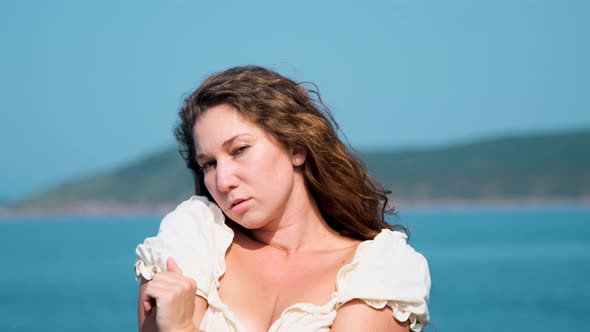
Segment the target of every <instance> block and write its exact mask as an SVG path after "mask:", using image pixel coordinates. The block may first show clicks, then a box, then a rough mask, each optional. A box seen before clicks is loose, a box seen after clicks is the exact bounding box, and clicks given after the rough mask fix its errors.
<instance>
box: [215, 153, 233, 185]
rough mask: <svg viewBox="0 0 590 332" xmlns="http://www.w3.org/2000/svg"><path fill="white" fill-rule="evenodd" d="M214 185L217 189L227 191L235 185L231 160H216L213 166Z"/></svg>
mask: <svg viewBox="0 0 590 332" xmlns="http://www.w3.org/2000/svg"><path fill="white" fill-rule="evenodd" d="M215 185H216V186H217V190H219V191H221V192H228V191H230V190H232V189H234V188H236V187H237V177H236V175H235V169H234V166H233V165H232V164H231V162H221V161H218V162H217V166H216V168H215Z"/></svg>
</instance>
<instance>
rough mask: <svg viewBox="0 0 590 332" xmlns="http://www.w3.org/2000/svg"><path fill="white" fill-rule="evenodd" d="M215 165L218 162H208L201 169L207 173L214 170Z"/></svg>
mask: <svg viewBox="0 0 590 332" xmlns="http://www.w3.org/2000/svg"><path fill="white" fill-rule="evenodd" d="M215 165H217V162H215V161H207V162H204V163H203V164H202V165H201V169H202V170H203V172H207V171H208V170H210V169H211V168H214V167H215Z"/></svg>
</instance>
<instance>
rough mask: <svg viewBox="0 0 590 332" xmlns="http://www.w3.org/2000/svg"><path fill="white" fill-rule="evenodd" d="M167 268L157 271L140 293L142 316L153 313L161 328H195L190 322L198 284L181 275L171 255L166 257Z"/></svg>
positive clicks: (170, 329)
mask: <svg viewBox="0 0 590 332" xmlns="http://www.w3.org/2000/svg"><path fill="white" fill-rule="evenodd" d="M166 268H167V270H168V271H163V272H158V273H156V275H155V276H154V278H153V279H152V280H151V281H149V282H148V283H147V284H146V285H145V290H144V291H143V292H142V293H141V294H140V303H141V304H143V310H144V314H145V317H148V316H151V315H155V322H156V326H157V327H158V331H160V332H170V331H174V332H176V331H196V327H195V325H194V324H193V313H194V310H195V296H196V295H195V294H196V290H197V285H196V283H195V281H194V280H193V279H191V278H187V277H184V276H183V274H182V270H181V269H180V267H178V265H176V262H175V261H174V259H173V258H168V260H167V261H166Z"/></svg>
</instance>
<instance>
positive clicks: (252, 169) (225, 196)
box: [194, 105, 304, 229]
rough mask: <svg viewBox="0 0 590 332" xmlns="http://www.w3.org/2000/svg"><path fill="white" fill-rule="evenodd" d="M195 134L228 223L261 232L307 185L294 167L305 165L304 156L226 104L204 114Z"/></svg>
mask: <svg viewBox="0 0 590 332" xmlns="http://www.w3.org/2000/svg"><path fill="white" fill-rule="evenodd" d="M194 135H195V143H196V146H195V148H196V155H197V162H198V163H199V165H200V166H201V167H202V168H203V172H204V176H205V186H206V187H207V189H208V190H209V192H210V193H211V195H212V196H213V198H214V199H215V202H216V203H217V204H218V205H219V207H221V209H222V210H223V212H224V213H225V214H226V215H227V216H228V217H229V218H230V219H232V220H233V221H235V222H237V223H238V224H240V225H242V226H243V227H245V228H248V229H257V228H260V227H263V226H265V225H267V224H268V223H269V222H272V221H275V220H279V219H280V218H282V217H283V216H284V215H285V213H288V212H287V211H288V206H289V203H290V202H292V201H293V199H294V197H293V196H294V195H293V193H294V192H302V191H300V190H294V189H295V187H296V186H298V185H301V184H302V183H303V181H297V179H296V178H297V177H302V175H301V173H299V172H297V171H296V170H295V167H294V165H301V163H302V160H303V159H302V158H304V156H303V155H301V154H293V153H291V152H289V151H286V150H285V149H284V148H283V147H282V146H281V144H280V143H279V142H278V141H277V140H276V139H275V138H274V137H272V136H271V135H270V134H268V133H267V132H266V131H265V130H263V129H262V128H260V127H258V126H257V125H255V124H253V123H251V122H250V121H247V120H245V119H243V118H242V117H241V116H240V115H239V113H238V112H237V111H236V110H235V109H233V108H232V107H230V106H227V105H219V106H215V107H212V108H210V109H208V110H207V111H205V112H204V113H202V114H201V115H200V116H199V118H198V120H197V122H196V123H195V128H194ZM300 179H301V178H300ZM300 179H299V180H300Z"/></svg>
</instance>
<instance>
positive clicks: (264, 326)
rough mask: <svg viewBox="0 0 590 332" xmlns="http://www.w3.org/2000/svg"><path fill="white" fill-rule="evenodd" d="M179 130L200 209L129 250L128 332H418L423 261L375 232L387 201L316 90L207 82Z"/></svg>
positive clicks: (266, 77) (284, 81)
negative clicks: (134, 311)
mask: <svg viewBox="0 0 590 332" xmlns="http://www.w3.org/2000/svg"><path fill="white" fill-rule="evenodd" d="M313 96H317V97H318V98H317V100H315V99H314V98H313ZM180 119H181V121H180V124H179V125H178V127H177V129H176V136H177V139H178V140H179V142H180V143H181V144H182V146H183V148H184V151H183V152H184V155H183V157H184V158H185V160H186V162H187V165H188V167H189V168H190V169H191V170H192V172H193V175H194V177H195V183H196V184H197V191H198V192H200V193H201V194H203V195H204V196H206V197H199V196H193V197H192V198H191V199H189V200H187V201H185V202H183V203H182V204H181V205H179V207H178V208H177V209H176V210H175V211H173V212H172V213H170V214H169V215H167V216H166V217H165V218H164V220H163V221H162V224H161V226H160V231H159V233H158V236H157V237H154V238H148V239H146V241H145V242H144V244H142V245H140V246H138V248H137V250H136V253H137V258H138V259H137V263H136V265H135V267H136V273H137V277H138V280H140V281H141V286H140V292H139V326H140V330H142V331H148V330H154V331H156V330H157V331H198V330H204V331H328V330H332V331H361V330H362V331H364V330H377V331H410V330H412V331H421V330H422V329H423V327H424V326H425V325H426V324H427V323H428V308H427V302H428V295H429V291H430V276H429V272H428V265H427V262H426V260H425V259H424V257H423V256H422V255H420V254H419V253H417V252H415V251H414V250H413V249H412V248H411V247H410V246H409V245H407V243H406V235H405V234H404V233H402V232H398V231H393V230H392V228H391V226H390V225H388V224H387V223H386V222H385V213H386V212H387V210H386V208H387V207H386V205H387V196H386V192H385V191H384V190H383V189H382V188H381V187H380V186H378V185H377V184H376V183H374V182H373V181H372V180H371V178H370V177H369V175H368V173H367V170H366V169H365V167H364V166H363V165H362V164H361V163H360V162H359V161H358V160H357V159H356V158H355V157H353V156H352V155H351V154H350V152H349V151H348V150H347V149H346V147H345V145H344V144H343V143H342V142H341V140H340V139H339V138H338V136H337V133H336V130H335V127H336V128H337V126H336V124H335V122H334V121H333V119H332V117H331V115H330V113H329V111H328V110H327V108H325V107H324V106H323V103H322V102H321V99H319V95H318V94H317V92H315V91H312V90H308V89H306V88H304V87H303V86H302V85H300V84H297V83H295V82H294V81H292V80H290V79H288V78H285V77H283V76H281V75H279V74H277V73H275V72H273V71H271V70H268V69H265V68H260V67H255V66H246V67H236V68H232V69H229V70H226V71H223V72H220V73H217V74H214V75H212V76H211V77H209V78H208V79H206V80H205V81H204V82H203V83H202V85H201V86H200V87H199V88H198V89H197V90H196V91H195V92H194V93H193V94H192V95H191V96H190V97H188V98H187V99H186V101H185V103H184V105H183V107H182V109H181V111H180ZM330 120H332V122H330ZM332 123H334V125H332ZM213 202H214V203H213ZM220 209H221V211H220ZM222 211H223V212H222ZM156 272H157V273H156Z"/></svg>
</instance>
